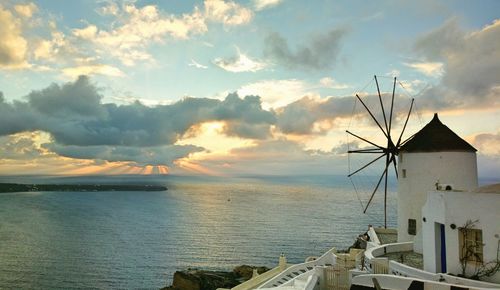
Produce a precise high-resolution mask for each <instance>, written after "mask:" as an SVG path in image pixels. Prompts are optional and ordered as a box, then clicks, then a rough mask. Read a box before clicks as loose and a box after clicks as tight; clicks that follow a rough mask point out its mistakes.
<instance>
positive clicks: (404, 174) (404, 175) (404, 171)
mask: <svg viewBox="0 0 500 290" xmlns="http://www.w3.org/2000/svg"><path fill="white" fill-rule="evenodd" d="M403 178H406V169H403Z"/></svg>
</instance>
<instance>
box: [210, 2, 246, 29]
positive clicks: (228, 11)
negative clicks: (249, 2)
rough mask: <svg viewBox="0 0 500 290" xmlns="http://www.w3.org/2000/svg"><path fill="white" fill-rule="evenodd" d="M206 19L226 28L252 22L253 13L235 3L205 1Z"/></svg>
mask: <svg viewBox="0 0 500 290" xmlns="http://www.w3.org/2000/svg"><path fill="white" fill-rule="evenodd" d="M204 4H205V17H206V18H207V19H209V20H211V21H216V22H221V23H223V24H224V25H226V26H232V25H241V24H246V23H249V22H250V21H251V20H252V17H253V13H252V11H251V10H250V9H248V8H245V7H243V6H241V5H239V4H238V3H235V2H233V1H224V0H205V3H204Z"/></svg>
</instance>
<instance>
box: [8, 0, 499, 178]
mask: <svg viewBox="0 0 500 290" xmlns="http://www.w3.org/2000/svg"><path fill="white" fill-rule="evenodd" d="M499 11H500V1H497V0H492V1H486V0H484V1H431V0H429V1H396V0H393V1H319V0H318V1H298V0H297V1H292V0H247V1H223V0H206V1H190V0H168V1H106V0H100V1H94V2H92V1H87V0H72V1H51V0H44V1H36V2H29V1H13V0H4V1H2V2H1V4H0V33H1V35H2V40H1V42H0V174H1V175H9V174H16V175H19V174H71V175H78V174H167V173H173V174H208V175H221V176H226V175H241V174H281V175H287V174H345V173H346V172H347V169H346V168H347V158H346V154H345V152H346V148H347V146H346V140H347V138H346V133H345V130H346V129H349V130H352V131H356V132H360V134H362V135H363V136H364V137H366V138H369V139H371V140H377V142H381V143H383V142H382V141H381V140H380V135H381V132H380V131H378V130H377V129H376V128H375V127H373V126H371V125H373V124H372V123H368V122H366V120H365V121H363V120H364V119H363V118H362V117H363V114H364V115H365V117H366V113H365V112H364V111H362V110H361V109H362V108H360V106H359V103H357V105H356V106H355V99H354V97H353V96H354V94H355V93H358V94H360V95H361V96H363V97H366V99H367V100H368V102H369V99H370V98H371V97H373V95H374V94H375V93H376V86H375V84H374V82H373V75H377V76H378V77H379V81H380V85H381V89H382V91H383V92H391V91H392V78H393V77H397V78H398V83H397V88H396V102H397V105H396V109H397V112H396V113H395V116H396V117H397V119H396V121H397V122H398V124H401V120H403V119H404V116H405V114H406V110H407V107H406V106H407V105H408V100H409V99H410V98H412V97H414V98H415V104H416V106H415V109H416V110H415V111H414V114H412V119H411V121H413V123H412V124H411V125H410V126H409V129H408V134H410V133H411V132H412V130H413V132H414V131H415V130H418V128H421V127H422V126H423V125H425V124H426V123H427V122H429V121H430V120H431V118H432V115H433V113H434V112H438V113H439V116H440V119H441V120H442V121H443V123H445V124H446V125H448V127H450V128H451V129H452V130H454V131H455V132H456V133H457V134H459V135H460V136H461V137H463V138H464V139H466V140H467V141H468V142H469V143H471V144H472V145H473V146H474V147H475V148H477V149H478V164H479V175H480V177H499V174H498V172H500V117H498V116H499V114H500V101H499V100H500V14H499ZM353 108H354V110H353ZM353 116H357V117H356V118H354V121H353ZM368 125H370V126H368ZM358 145H359V146H363V144H358Z"/></svg>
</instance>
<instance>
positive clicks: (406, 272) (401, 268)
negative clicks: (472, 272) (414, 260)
mask: <svg viewBox="0 0 500 290" xmlns="http://www.w3.org/2000/svg"><path fill="white" fill-rule="evenodd" d="M389 269H390V273H391V274H393V275H398V276H402V277H410V278H419V279H424V280H430V281H435V282H443V283H450V284H455V285H463V286H469V287H476V288H489V289H491V288H494V289H500V285H499V284H495V283H488V282H483V281H477V280H471V279H466V278H460V277H456V276H451V275H448V274H442V273H431V272H427V271H424V270H420V269H415V268H412V267H410V266H407V265H404V264H401V263H398V262H396V261H390V262H389Z"/></svg>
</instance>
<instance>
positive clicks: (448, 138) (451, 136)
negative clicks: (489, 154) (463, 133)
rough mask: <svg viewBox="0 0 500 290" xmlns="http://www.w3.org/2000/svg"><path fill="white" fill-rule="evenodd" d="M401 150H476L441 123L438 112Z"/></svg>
mask: <svg viewBox="0 0 500 290" xmlns="http://www.w3.org/2000/svg"><path fill="white" fill-rule="evenodd" d="M400 151H404V152H443V151H458V152H476V151H477V150H476V148H474V147H472V145H470V144H469V143H467V141H465V140H464V139H462V138H460V137H459V136H458V135H457V134H455V133H454V132H453V131H451V129H450V128H448V127H447V126H446V125H444V124H443V123H441V121H440V120H439V118H438V115H437V113H435V114H434V118H432V120H431V121H430V122H429V124H427V125H425V127H424V128H422V130H420V131H418V132H417V133H416V134H415V135H413V136H412V137H411V138H410V139H409V140H408V141H407V142H406V143H404V144H403V146H401V148H400Z"/></svg>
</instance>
